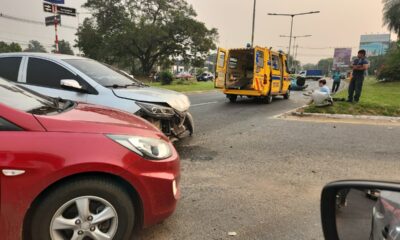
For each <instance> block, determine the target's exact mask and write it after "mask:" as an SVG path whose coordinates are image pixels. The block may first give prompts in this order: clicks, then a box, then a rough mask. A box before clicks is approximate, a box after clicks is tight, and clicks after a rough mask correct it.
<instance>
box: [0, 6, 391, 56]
mask: <svg viewBox="0 0 400 240" xmlns="http://www.w3.org/2000/svg"><path fill="white" fill-rule="evenodd" d="M65 1H66V4H65V6H68V7H74V8H79V7H80V6H81V5H82V4H83V3H84V2H85V0H65ZM187 1H188V2H189V3H191V4H192V5H193V6H194V9H195V10H196V11H197V13H198V19H199V20H201V21H203V22H205V23H206V25H207V26H208V27H215V28H217V29H218V30H219V34H220V38H219V43H218V45H219V46H221V47H226V48H234V47H243V46H245V45H246V43H248V42H250V40H251V22H252V11H253V9H252V8H253V0H187ZM257 5H258V7H257V20H256V34H255V43H256V44H257V45H260V46H268V47H269V46H272V47H274V48H275V49H283V50H286V49H287V46H288V42H289V39H288V38H280V37H279V35H288V34H289V30H290V18H288V17H272V16H268V15H267V13H268V12H274V13H297V12H308V11H316V10H318V11H321V13H320V14H318V15H309V16H300V17H296V18H295V24H294V35H308V34H310V35H313V36H312V37H311V38H304V39H299V40H298V44H299V50H298V59H299V60H300V61H301V62H302V63H315V62H317V61H318V60H319V59H321V58H326V57H332V56H333V49H331V48H333V47H353V53H354V52H356V51H357V49H358V46H359V41H360V35H361V34H366V33H387V32H388V31H387V30H386V28H385V27H383V26H382V7H383V6H382V3H381V0H257ZM78 11H80V12H82V13H84V12H86V10H85V9H78ZM0 13H3V14H7V15H12V16H16V17H20V18H26V19H32V20H35V21H43V20H44V17H45V16H48V15H49V14H47V13H44V12H43V7H42V1H40V0H24V1H16V0H0ZM85 16H87V15H84V14H82V15H81V17H80V21H81V22H82V20H83V18H84V17H85ZM62 22H63V24H64V25H68V26H74V27H76V26H77V24H78V19H77V18H73V17H66V16H65V17H64V16H63V18H62ZM75 32H76V30H73V29H69V28H61V29H60V32H59V35H60V39H66V40H68V41H70V42H72V43H73V42H74V39H75ZM30 39H36V40H38V41H40V42H42V43H43V44H44V45H45V46H46V47H48V48H50V47H51V45H52V44H53V42H54V28H53V27H45V26H44V25H43V26H41V25H37V24H29V23H24V22H18V21H14V20H8V19H5V18H1V17H0V41H1V40H3V41H8V42H9V41H18V42H19V43H21V44H22V45H26V43H27V42H28V41H29V40H30ZM393 39H394V36H393ZM311 48H323V49H311Z"/></svg>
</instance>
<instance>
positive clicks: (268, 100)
mask: <svg viewBox="0 0 400 240" xmlns="http://www.w3.org/2000/svg"><path fill="white" fill-rule="evenodd" d="M263 100H264V103H266V104H271V103H272V101H273V100H274V97H273V96H272V95H271V94H269V95H268V96H266V97H264V99H263Z"/></svg>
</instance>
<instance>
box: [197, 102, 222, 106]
mask: <svg viewBox="0 0 400 240" xmlns="http://www.w3.org/2000/svg"><path fill="white" fill-rule="evenodd" d="M216 103H218V102H205V103H198V104H192V105H191V107H200V106H204V105H210V104H216Z"/></svg>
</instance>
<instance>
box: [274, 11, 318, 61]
mask: <svg viewBox="0 0 400 240" xmlns="http://www.w3.org/2000/svg"><path fill="white" fill-rule="evenodd" d="M316 13H320V11H312V12H304V13H296V14H288V13H268V15H270V16H284V17H291V18H292V19H291V23H290V40H289V52H288V58H289V57H290V53H291V52H290V50H291V48H292V38H293V22H294V17H296V16H302V15H309V14H316ZM289 60H290V58H289ZM289 66H291V65H290V63H289Z"/></svg>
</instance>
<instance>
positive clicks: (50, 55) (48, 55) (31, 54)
mask: <svg viewBox="0 0 400 240" xmlns="http://www.w3.org/2000/svg"><path fill="white" fill-rule="evenodd" d="M25 56H27V57H43V58H49V59H57V60H66V59H86V58H84V57H80V56H73V55H65V54H55V53H35V52H15V53H0V57H25Z"/></svg>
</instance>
